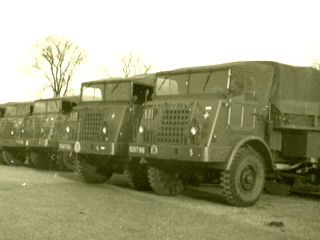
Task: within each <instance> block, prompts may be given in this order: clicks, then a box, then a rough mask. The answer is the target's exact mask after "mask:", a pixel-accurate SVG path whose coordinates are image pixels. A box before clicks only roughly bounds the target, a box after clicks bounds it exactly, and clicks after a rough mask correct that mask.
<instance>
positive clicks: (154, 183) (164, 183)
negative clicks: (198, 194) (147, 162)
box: [148, 167, 184, 196]
mask: <svg viewBox="0 0 320 240" xmlns="http://www.w3.org/2000/svg"><path fill="white" fill-rule="evenodd" d="M148 178H149V183H150V186H151V188H152V190H153V191H155V192H156V193H158V194H159V195H163V196H175V195H178V194H179V193H180V192H181V191H182V190H183V189H184V185H183V182H182V179H181V178H180V177H179V176H177V175H176V174H174V173H165V172H163V171H162V170H159V169H157V168H154V167H150V168H149V169H148Z"/></svg>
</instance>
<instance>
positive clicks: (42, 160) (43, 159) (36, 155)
mask: <svg viewBox="0 0 320 240" xmlns="http://www.w3.org/2000/svg"><path fill="white" fill-rule="evenodd" d="M29 157H30V161H31V163H32V164H33V166H34V167H35V168H40V169H48V168H49V159H48V158H49V156H48V154H46V153H45V152H41V151H31V152H30V155H29Z"/></svg>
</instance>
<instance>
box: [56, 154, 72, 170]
mask: <svg viewBox="0 0 320 240" xmlns="http://www.w3.org/2000/svg"><path fill="white" fill-rule="evenodd" d="M75 155H76V154H75V153H72V152H71V153H68V152H63V153H59V154H58V157H57V164H58V166H59V169H60V170H61V171H75V170H76V156H75Z"/></svg>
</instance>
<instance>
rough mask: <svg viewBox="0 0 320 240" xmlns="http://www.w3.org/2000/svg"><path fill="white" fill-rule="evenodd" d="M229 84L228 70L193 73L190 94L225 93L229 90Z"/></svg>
mask: <svg viewBox="0 0 320 240" xmlns="http://www.w3.org/2000/svg"><path fill="white" fill-rule="evenodd" d="M227 82H228V71H227V70H220V71H211V72H202V73H192V74H191V77H190V93H191V94H203V93H224V92H225V91H226V88H227Z"/></svg>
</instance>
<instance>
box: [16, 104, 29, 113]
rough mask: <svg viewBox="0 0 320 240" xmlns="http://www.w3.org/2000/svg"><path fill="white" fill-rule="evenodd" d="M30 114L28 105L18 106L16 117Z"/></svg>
mask: <svg viewBox="0 0 320 240" xmlns="http://www.w3.org/2000/svg"><path fill="white" fill-rule="evenodd" d="M28 113H30V106H29V105H19V106H17V115H26V114H28Z"/></svg>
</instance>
